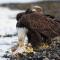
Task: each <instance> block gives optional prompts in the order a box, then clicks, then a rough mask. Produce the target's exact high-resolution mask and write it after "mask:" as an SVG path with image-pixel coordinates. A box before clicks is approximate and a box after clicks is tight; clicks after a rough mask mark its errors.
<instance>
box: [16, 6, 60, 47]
mask: <svg viewBox="0 0 60 60" xmlns="http://www.w3.org/2000/svg"><path fill="white" fill-rule="evenodd" d="M35 8H36V7H35ZM39 9H40V11H39ZM41 10H42V9H41V8H37V10H30V9H28V10H27V11H26V12H23V13H19V14H17V16H16V20H17V24H16V27H17V31H18V40H19V41H20V42H19V43H21V41H22V43H23V44H24V45H27V44H28V43H31V44H32V46H33V47H39V46H40V45H41V43H43V42H44V43H48V44H50V43H51V39H52V38H54V37H56V36H60V22H59V21H58V20H56V19H52V18H51V17H49V15H48V16H47V15H44V14H43V13H42V12H41Z"/></svg>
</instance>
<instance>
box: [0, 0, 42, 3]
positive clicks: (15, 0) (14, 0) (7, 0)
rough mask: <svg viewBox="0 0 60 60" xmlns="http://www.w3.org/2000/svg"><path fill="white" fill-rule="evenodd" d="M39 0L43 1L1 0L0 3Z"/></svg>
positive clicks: (30, 0)
mask: <svg viewBox="0 0 60 60" xmlns="http://www.w3.org/2000/svg"><path fill="white" fill-rule="evenodd" d="M37 1H43V0H0V3H28V2H37Z"/></svg>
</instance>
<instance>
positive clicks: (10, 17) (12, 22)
mask: <svg viewBox="0 0 60 60" xmlns="http://www.w3.org/2000/svg"><path fill="white" fill-rule="evenodd" d="M19 12H22V11H21V10H10V9H9V8H3V7H0V36H1V37H0V60H7V59H5V58H2V57H1V56H3V55H4V54H5V52H6V51H7V50H10V48H11V47H12V46H13V45H15V44H16V43H15V42H17V41H18V37H17V36H13V35H14V34H15V33H17V30H16V22H17V21H16V19H15V17H16V14H17V13H19ZM6 34H10V35H12V37H3V36H5V35H6Z"/></svg>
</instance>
